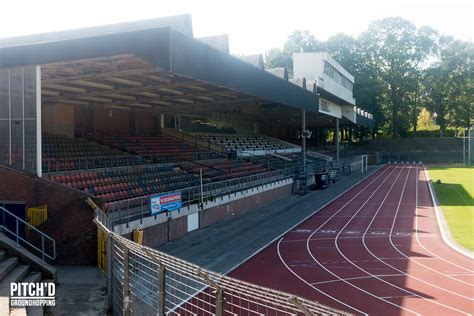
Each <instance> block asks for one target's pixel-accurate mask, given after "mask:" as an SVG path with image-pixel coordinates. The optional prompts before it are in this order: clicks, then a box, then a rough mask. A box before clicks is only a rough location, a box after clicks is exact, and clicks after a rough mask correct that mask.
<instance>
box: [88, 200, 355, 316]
mask: <svg viewBox="0 0 474 316" xmlns="http://www.w3.org/2000/svg"><path fill="white" fill-rule="evenodd" d="M105 218H106V216H105V214H103V213H102V211H101V210H100V209H98V208H96V219H95V222H96V224H97V225H98V228H99V229H100V230H102V231H104V232H105V233H106V236H107V247H106V249H107V268H106V273H107V289H108V290H107V291H108V299H109V306H110V307H111V309H112V312H113V315H218V316H221V315H274V316H280V315H305V316H306V315H349V314H348V313H346V312H344V311H342V310H337V309H334V308H331V307H328V306H325V305H323V304H320V303H318V302H314V301H310V300H307V299H304V298H301V297H297V296H295V295H292V294H289V293H284V292H280V291H276V290H272V289H269V288H265V287H261V286H258V285H255V284H252V283H248V282H244V281H240V280H237V279H234V278H231V277H228V276H224V275H221V274H218V273H215V272H212V271H208V270H206V269H202V268H201V267H199V266H197V265H194V264H192V263H190V262H187V261H184V260H181V259H178V258H176V257H173V256H170V255H167V254H165V253H162V252H160V251H157V250H154V249H151V248H148V247H145V246H142V245H139V244H137V243H134V242H133V241H130V240H128V239H126V238H124V237H121V236H119V235H117V234H115V233H113V232H111V231H110V230H109V229H108V228H107V227H106V226H105V225H104V224H103V222H102V221H103V220H104V219H105Z"/></svg>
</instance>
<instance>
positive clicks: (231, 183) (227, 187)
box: [107, 163, 328, 224]
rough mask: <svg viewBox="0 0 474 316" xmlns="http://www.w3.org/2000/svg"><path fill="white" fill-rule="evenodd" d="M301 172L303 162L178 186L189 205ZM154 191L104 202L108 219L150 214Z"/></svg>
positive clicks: (119, 221) (322, 166)
mask: <svg viewBox="0 0 474 316" xmlns="http://www.w3.org/2000/svg"><path fill="white" fill-rule="evenodd" d="M323 169H325V170H328V164H327V163H314V164H308V165H307V173H308V174H311V173H314V172H318V171H320V170H323ZM303 172H304V170H303V167H302V166H294V167H289V168H286V169H282V170H275V171H269V172H264V173H259V174H255V175H251V176H246V177H240V178H234V179H228V180H223V181H218V182H211V183H207V184H203V185H202V187H201V186H200V185H199V186H192V187H187V188H183V189H179V190H178V191H180V192H181V199H182V205H183V207H190V205H191V204H195V203H200V202H202V201H209V200H213V199H215V198H218V197H219V196H222V195H227V194H232V193H234V192H238V191H243V190H249V189H252V188H255V187H257V186H261V185H265V184H268V183H271V182H277V181H281V180H284V179H287V178H291V177H294V176H295V175H297V174H302V173H303ZM176 191H177V190H173V191H169V192H157V193H156V194H166V193H171V192H176ZM156 194H150V195H146V196H141V197H137V198H132V199H127V200H120V201H117V202H110V203H107V216H108V217H109V218H108V220H109V221H112V222H113V223H114V224H124V223H129V222H130V221H133V220H137V219H143V218H145V217H147V216H150V215H149V214H150V209H149V202H150V197H151V196H153V195H156Z"/></svg>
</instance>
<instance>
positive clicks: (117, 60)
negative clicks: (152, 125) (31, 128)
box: [0, 27, 319, 117]
mask: <svg viewBox="0 0 474 316" xmlns="http://www.w3.org/2000/svg"><path fill="white" fill-rule="evenodd" d="M69 33H70V32H69ZM98 33H99V34H100V33H101V32H99V31H98ZM58 38H59V39H58V40H57V41H52V42H44V43H22V45H20V46H9V47H3V48H0V68H10V67H18V66H25V65H41V69H42V96H43V99H42V103H56V102H62V103H70V104H77V105H81V104H83V105H98V106H100V105H103V106H116V107H127V108H154V107H159V108H161V110H162V111H164V112H183V111H193V110H198V111H202V110H206V109H213V110H224V109H227V110H228V109H230V108H234V109H239V108H240V110H242V109H244V108H246V107H252V106H257V107H261V108H262V109H265V108H266V107H267V108H269V109H274V108H275V107H280V111H278V114H279V116H281V117H284V116H285V115H287V114H288V113H285V112H284V111H283V112H282V111H281V108H283V107H284V108H285V109H286V108H288V109H289V108H293V109H294V110H298V111H299V110H301V109H305V110H307V111H308V112H313V113H315V114H314V115H319V114H316V113H317V111H318V97H317V95H315V94H314V93H312V92H310V91H306V90H305V89H303V88H301V87H298V86H295V85H293V84H291V83H289V82H288V81H286V80H284V79H281V78H278V77H276V76H274V75H272V74H270V73H267V72H265V71H263V70H260V69H257V68H255V67H253V66H252V65H249V64H248V63H245V62H243V61H241V60H239V59H237V58H235V57H233V56H231V55H228V54H225V53H223V52H220V51H218V50H216V49H214V48H212V47H210V46H209V45H206V44H204V43H202V42H200V41H198V40H195V39H193V38H191V37H189V36H186V35H184V34H182V33H180V32H177V31H175V30H173V29H171V28H169V27H160V28H155V29H147V30H138V31H131V32H121V33H115V34H105V35H97V36H90V37H82V38H68V39H67V40H60V36H58ZM264 112H265V111H264ZM262 113H263V112H262ZM262 113H260V114H262ZM255 114H256V116H257V117H259V116H261V115H259V113H258V111H257V113H255ZM275 114H276V113H275Z"/></svg>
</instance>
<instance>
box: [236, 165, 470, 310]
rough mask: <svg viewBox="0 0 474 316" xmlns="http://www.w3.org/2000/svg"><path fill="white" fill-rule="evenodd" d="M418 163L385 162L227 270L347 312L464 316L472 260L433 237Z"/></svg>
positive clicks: (432, 212) (430, 203)
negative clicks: (241, 263) (282, 234)
mask: <svg viewBox="0 0 474 316" xmlns="http://www.w3.org/2000/svg"><path fill="white" fill-rule="evenodd" d="M426 179H427V178H426V173H425V170H424V167H423V166H422V165H415V164H412V165H409V164H399V165H388V166H384V167H383V168H381V169H380V170H378V171H377V172H376V173H374V174H373V175H371V176H370V177H368V178H367V179H365V180H364V181H362V182H361V183H359V184H358V185H356V186H355V187H353V188H352V189H351V190H349V191H347V192H345V193H344V194H342V195H341V196H340V197H338V198H337V199H336V200H334V201H332V202H331V203H329V204H328V205H326V206H325V207H323V208H322V209H320V210H319V211H318V212H317V213H315V214H314V215H313V216H312V217H310V218H308V219H307V220H305V221H304V222H302V223H300V224H299V225H298V226H296V227H294V228H293V229H292V230H290V231H289V232H288V233H286V234H285V235H284V236H283V237H282V238H281V239H280V240H278V241H276V242H274V243H272V244H270V245H269V246H268V247H266V248H265V249H263V250H262V251H261V252H259V253H258V254H256V255H255V256H254V257H252V258H251V259H250V260H249V261H247V262H246V263H245V264H243V265H242V266H240V267H239V268H237V269H236V270H234V271H233V272H232V273H231V274H232V275H233V276H235V277H238V278H241V279H244V280H248V281H251V282H255V283H259V284H262V285H265V286H269V287H273V288H276V289H279V290H284V291H289V292H293V293H295V294H298V295H301V296H304V297H307V298H309V299H313V300H316V301H320V302H322V303H325V304H328V305H333V306H335V307H338V308H340V309H343V310H346V311H348V312H351V313H354V314H361V315H364V314H371V315H471V314H473V313H474V301H473V298H474V285H473V284H474V260H472V259H470V258H468V257H465V256H463V255H462V254H460V253H458V252H457V251H454V250H453V249H451V248H450V247H449V246H448V245H446V244H445V243H444V242H443V240H442V237H441V233H440V231H439V226H438V223H437V218H436V214H435V210H434V206H433V201H432V200H431V196H430V192H429V187H428V182H427V180H426Z"/></svg>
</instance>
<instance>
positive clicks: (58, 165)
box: [43, 155, 148, 173]
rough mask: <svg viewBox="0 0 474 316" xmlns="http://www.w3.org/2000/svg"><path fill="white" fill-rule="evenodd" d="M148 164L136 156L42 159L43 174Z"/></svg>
mask: <svg viewBox="0 0 474 316" xmlns="http://www.w3.org/2000/svg"><path fill="white" fill-rule="evenodd" d="M146 163H148V161H147V160H145V159H144V158H142V157H139V156H138V157H137V156H130V155H124V156H104V157H100V158H91V157H84V158H61V159H56V158H45V159H43V172H45V173H51V172H61V171H72V170H91V169H100V168H105V169H107V168H114V167H123V166H136V165H141V164H146Z"/></svg>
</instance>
